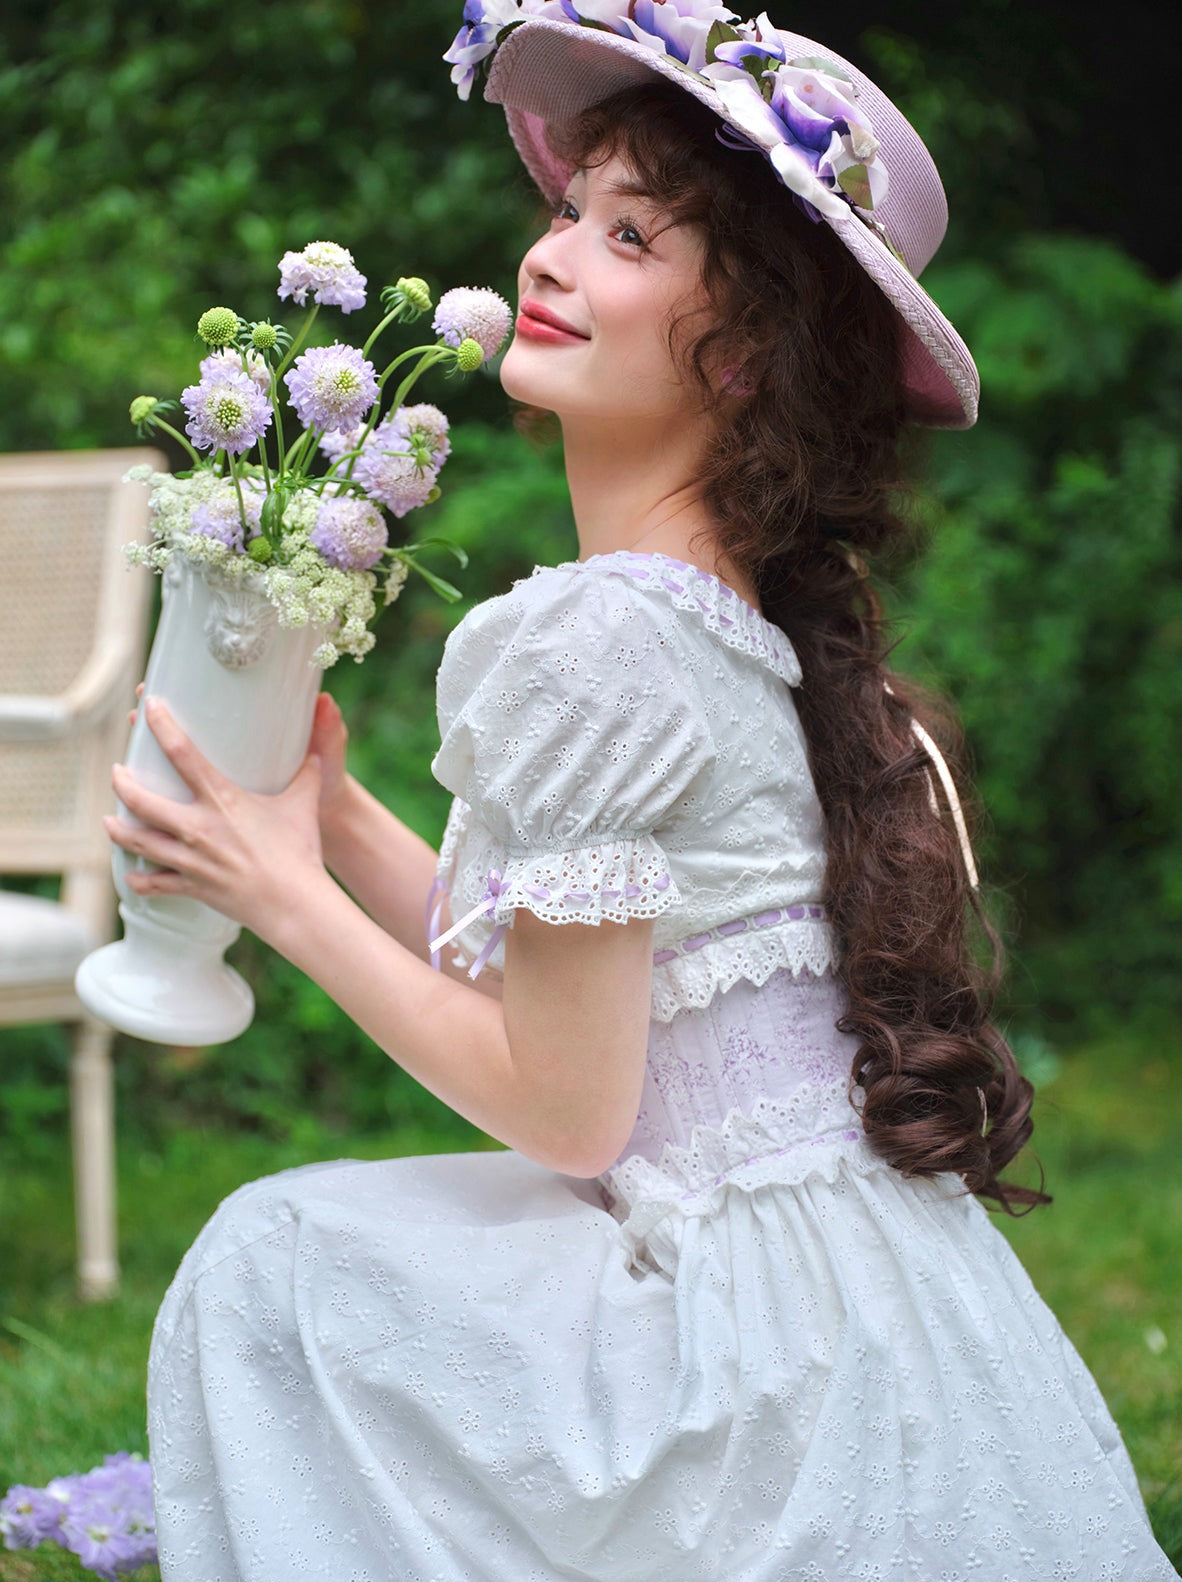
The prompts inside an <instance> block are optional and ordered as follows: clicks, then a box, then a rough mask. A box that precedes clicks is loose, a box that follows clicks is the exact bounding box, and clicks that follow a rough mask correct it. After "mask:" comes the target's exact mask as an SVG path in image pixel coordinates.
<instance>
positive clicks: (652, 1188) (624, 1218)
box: [600, 1079, 889, 1273]
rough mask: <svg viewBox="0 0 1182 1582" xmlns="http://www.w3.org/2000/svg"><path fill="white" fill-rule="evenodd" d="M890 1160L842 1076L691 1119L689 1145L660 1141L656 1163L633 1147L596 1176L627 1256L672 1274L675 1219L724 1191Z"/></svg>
mask: <svg viewBox="0 0 1182 1582" xmlns="http://www.w3.org/2000/svg"><path fill="white" fill-rule="evenodd" d="M888 1168H889V1166H887V1165H886V1164H884V1162H883V1161H882V1160H881V1159H880V1158H879V1157H878V1156H877V1155H876V1154H875V1153H874V1152H873V1151H872V1150H871V1148H870V1147H869V1145H868V1144H867V1143H866V1141H865V1138H864V1137H863V1134H862V1130H861V1127H860V1126H858V1125H857V1117H856V1115H855V1114H854V1111H853V1109H852V1108H851V1106H850V1101H849V1097H848V1089H847V1083H846V1082H845V1080H844V1079H838V1080H836V1081H833V1082H828V1083H812V1082H806V1083H802V1084H801V1085H800V1086H799V1087H798V1088H797V1089H796V1090H795V1092H794V1093H792V1094H791V1095H790V1096H789V1097H787V1098H784V1099H775V1098H764V1099H760V1100H758V1102H757V1103H756V1104H755V1106H754V1108H753V1109H752V1110H751V1111H750V1112H749V1113H746V1114H744V1113H743V1112H742V1111H740V1110H732V1111H731V1112H730V1114H729V1115H727V1117H726V1119H725V1120H724V1121H723V1123H722V1125H721V1126H719V1127H712V1126H695V1127H694V1129H693V1132H692V1134H691V1136H690V1140H689V1142H688V1144H686V1145H685V1146H682V1145H680V1144H678V1143H673V1142H669V1143H666V1144H665V1145H664V1147H663V1148H662V1149H661V1155H660V1158H659V1159H658V1160H657V1161H656V1162H655V1163H654V1162H653V1161H652V1160H650V1159H646V1158H645V1157H644V1156H643V1155H641V1154H632V1155H631V1156H630V1157H628V1158H626V1159H624V1160H622V1161H621V1162H620V1164H618V1165H616V1166H614V1167H613V1168H612V1169H611V1170H609V1171H608V1172H607V1173H606V1174H605V1175H604V1176H602V1177H601V1178H600V1179H601V1181H602V1183H603V1185H604V1187H605V1189H606V1191H607V1193H608V1194H609V1207H610V1208H611V1211H612V1213H613V1215H614V1216H615V1218H616V1219H617V1220H619V1222H620V1224H621V1226H622V1228H623V1231H624V1236H625V1238H626V1241H627V1243H628V1247H629V1250H630V1252H631V1254H632V1259H633V1261H634V1262H635V1263H636V1264H637V1266H638V1267H643V1266H645V1265H651V1266H654V1267H658V1268H662V1269H664V1270H665V1271H666V1272H667V1273H672V1272H673V1269H674V1267H675V1266H676V1260H677V1243H678V1240H679V1237H678V1235H677V1234H676V1232H677V1224H676V1222H678V1221H681V1220H686V1219H693V1218H701V1217H702V1216H705V1215H713V1214H716V1213H717V1212H718V1211H719V1208H720V1207H721V1204H722V1201H723V1198H724V1196H725V1195H726V1193H727V1192H731V1191H738V1192H755V1191H757V1190H758V1189H759V1188H760V1187H766V1186H771V1185H773V1184H776V1185H780V1186H797V1185H799V1184H800V1183H801V1182H802V1181H805V1180H806V1179H808V1178H809V1177H811V1176H820V1177H821V1178H822V1179H823V1180H826V1181H830V1182H832V1181H834V1180H835V1179H836V1178H837V1175H838V1173H839V1171H841V1170H853V1171H855V1172H857V1173H858V1174H861V1175H865V1174H868V1173H870V1172H871V1171H875V1170H885V1169H888ZM667 1221H673V1222H674V1224H673V1225H668V1224H666V1222H667Z"/></svg>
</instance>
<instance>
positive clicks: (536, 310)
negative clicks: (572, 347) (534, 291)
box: [515, 297, 590, 345]
mask: <svg viewBox="0 0 1182 1582" xmlns="http://www.w3.org/2000/svg"><path fill="white" fill-rule="evenodd" d="M515 327H516V330H517V333H518V335H524V336H526V338H527V339H529V340H536V341H549V342H550V343H551V344H552V345H561V344H563V343H569V342H571V341H585V340H589V339H590V337H589V336H587V335H584V334H583V333H582V331H581V330H577V329H575V327H574V325H573V324H568V323H567V321H566V320H565V319H563V318H559V316H558V314H557V313H554V312H552V311H551V310H550V309H549V308H547V307H543V306H542V304H541V303H540V302H534V301H533V300H532V299H531V298H530V297H524V298H523V299H522V301H521V305H520V307H519V309H518V312H517V323H516V326H515Z"/></svg>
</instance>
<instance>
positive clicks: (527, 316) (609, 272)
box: [501, 157, 706, 424]
mask: <svg viewBox="0 0 1182 1582" xmlns="http://www.w3.org/2000/svg"><path fill="white" fill-rule="evenodd" d="M637 188H638V183H637V181H636V178H635V176H634V174H633V172H632V170H631V169H630V167H629V166H628V165H626V164H624V162H623V161H622V160H620V159H618V158H614V157H613V158H611V159H609V160H607V161H606V162H605V163H604V164H602V165H595V166H592V167H591V168H589V169H587V170H579V171H576V172H575V174H574V175H573V176H572V178H571V180H570V182H569V183H568V185H567V189H566V193H565V195H564V197H563V199H562V201H561V203H560V204H559V205H558V207H557V208H556V210H555V213H554V218H553V219H552V220H551V222H550V229H549V230H548V231H547V232H546V233H545V234H544V235H543V236H542V237H540V238H539V240H538V241H537V242H535V243H534V245H533V246H532V247H531V248H530V250H529V252H528V253H526V255H525V257H524V258H523V259H522V262H521V269H520V272H519V274H518V280H517V287H518V317H517V324H516V335H515V336H514V339H513V342H512V344H511V345H510V347H509V350H508V351H507V352H506V354H505V357H504V360H503V361H502V363H501V383H502V385H503V386H504V388H505V390H506V391H507V392H508V394H509V395H511V396H513V397H514V398H515V399H516V400H518V401H523V402H526V403H528V404H529V405H531V406H537V407H542V408H544V409H545V410H547V411H551V412H555V413H557V414H558V416H559V417H560V418H562V419H564V420H565V419H568V418H572V419H607V420H616V421H619V422H625V423H628V424H635V423H638V422H644V421H645V420H648V421H651V422H654V423H657V424H661V423H664V422H667V421H668V420H669V419H670V418H677V417H681V416H686V415H688V414H689V413H691V412H700V407H701V398H700V393H699V390H698V388H697V386H696V385H695V384H694V382H693V381H692V379H691V378H690V377H689V376H688V375H686V374H684V373H683V372H682V371H681V369H680V368H679V366H678V365H677V363H676V362H675V360H674V357H673V355H672V354H671V352H670V347H669V324H670V321H671V319H672V318H673V317H674V316H677V317H681V316H682V315H683V314H685V313H686V311H687V310H689V311H691V312H692V311H693V310H705V308H706V295H705V290H704V288H703V286H702V283H701V257H702V245H703V244H702V237H701V234H700V232H699V230H698V227H696V226H694V225H673V224H671V223H670V221H669V217H668V215H667V214H666V213H664V212H663V211H662V210H661V208H660V206H659V205H658V204H657V203H656V202H655V201H654V200H653V199H652V198H649V197H647V196H645V195H644V194H643V192H640V191H638V190H637ZM694 327H695V326H693V325H692V324H687V325H686V326H685V330H687V331H689V332H690V333H688V334H687V333H683V332H679V340H681V341H683V342H686V343H688V340H689V339H690V338H691V335H692V331H693V329H694Z"/></svg>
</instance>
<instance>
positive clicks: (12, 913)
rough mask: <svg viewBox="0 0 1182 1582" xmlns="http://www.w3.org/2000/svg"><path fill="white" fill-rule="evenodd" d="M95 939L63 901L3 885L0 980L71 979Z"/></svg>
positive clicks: (3, 982)
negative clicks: (17, 890)
mask: <svg viewBox="0 0 1182 1582" xmlns="http://www.w3.org/2000/svg"><path fill="white" fill-rule="evenodd" d="M97 943H98V941H97V940H96V939H95V938H94V937H93V935H92V934H91V931H90V929H89V928H88V927H87V925H86V923H85V922H84V921H83V919H82V918H81V917H79V916H78V914H77V912H70V911H67V910H66V908H65V907H64V906H62V905H60V903H59V902H57V901H46V900H45V899H44V898H43V897H41V896H37V895H18V894H16V893H15V892H14V891H12V890H0V985H3V986H5V987H7V986H9V985H13V984H35V983H69V982H70V981H71V980H72V979H73V976H74V973H75V970H76V969H77V967H78V963H79V962H80V961H81V960H82V958H83V956H85V955H86V953H87V952H88V951H90V950H93V949H94V947H95V945H96V944H97Z"/></svg>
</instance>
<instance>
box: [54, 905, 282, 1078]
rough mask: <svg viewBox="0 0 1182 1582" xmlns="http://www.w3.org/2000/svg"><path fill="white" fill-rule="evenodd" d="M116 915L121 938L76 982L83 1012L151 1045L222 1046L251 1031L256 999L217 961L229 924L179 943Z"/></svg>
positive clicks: (141, 921) (135, 916) (156, 926)
mask: <svg viewBox="0 0 1182 1582" xmlns="http://www.w3.org/2000/svg"><path fill="white" fill-rule="evenodd" d="M119 911H120V914H121V915H122V917H123V923H124V934H125V937H124V938H123V939H120V940H117V941H116V942H115V943H114V944H113V945H104V946H103V948H102V949H101V950H96V951H94V952H93V953H92V954H91V955H89V956H87V958H86V960H85V961H84V962H83V963H82V965H81V966H80V967H79V969H78V975H77V977H76V978H75V980H74V988H75V991H76V993H77V995H78V998H79V999H80V1000H81V1001H82V1003H83V1005H84V1006H85V1007H86V1009H87V1010H88V1011H90V1012H91V1013H92V1014H93V1015H95V1016H97V1017H99V1018H100V1019H101V1020H102V1021H104V1022H108V1023H109V1024H110V1025H111V1026H112V1027H115V1028H118V1030H119V1031H120V1032H122V1033H130V1034H131V1035H132V1036H133V1037H135V1038H144V1039H147V1040H148V1041H149V1042H150V1043H155V1044H179V1045H182V1046H193V1047H201V1046H203V1045H206V1044H224V1043H228V1042H229V1041H230V1039H232V1038H237V1037H238V1035H239V1034H240V1033H242V1032H244V1031H245V1030H246V1028H247V1027H249V1026H250V1020H251V1017H252V1016H253V1015H254V995H253V994H252V993H251V991H250V987H249V985H248V984H247V983H246V981H245V980H244V979H243V978H242V977H240V976H239V974H238V973H237V972H235V971H234V969H233V967H229V966H227V965H226V963H225V962H224V961H223V960H222V951H223V950H224V949H225V948H226V945H227V944H230V943H233V940H234V939H235V938H236V937H237V934H238V929H237V928H236V927H235V926H234V925H233V924H227V927H226V930H223V931H221V938H217V939H211V938H208V937H207V938H200V937H194V936H193V935H192V934H188V933H186V934H185V935H184V936H183V937H182V936H178V931H177V930H175V929H172V928H168V927H162V926H161V924H160V923H159V922H157V921H156V920H155V919H154V918H153V917H151V916H150V915H145V914H144V913H142V912H138V911H133V910H132V908H131V907H128V906H121V907H120V908H119ZM210 916H211V917H215V916H217V914H215V913H211V914H210ZM222 921H223V922H225V921H226V920H224V919H223V920H222ZM227 932H228V934H229V937H228V938H227V937H226V935H227Z"/></svg>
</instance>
